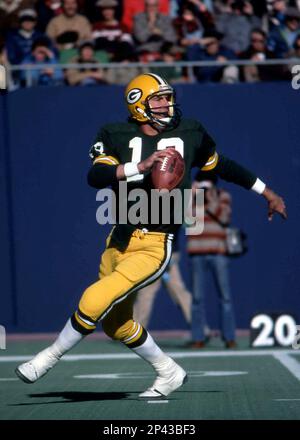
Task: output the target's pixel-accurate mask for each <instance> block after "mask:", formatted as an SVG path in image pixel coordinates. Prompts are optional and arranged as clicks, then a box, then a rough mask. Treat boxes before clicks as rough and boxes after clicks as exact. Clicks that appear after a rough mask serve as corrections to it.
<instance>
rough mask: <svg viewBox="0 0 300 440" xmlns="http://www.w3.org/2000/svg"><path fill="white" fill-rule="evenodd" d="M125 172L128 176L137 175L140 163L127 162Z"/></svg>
mask: <svg viewBox="0 0 300 440" xmlns="http://www.w3.org/2000/svg"><path fill="white" fill-rule="evenodd" d="M124 174H125V176H126V177H131V176H135V175H136V174H140V173H139V169H138V164H137V163H135V162H127V163H125V164H124Z"/></svg>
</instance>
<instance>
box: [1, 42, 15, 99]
mask: <svg viewBox="0 0 300 440" xmlns="http://www.w3.org/2000/svg"><path fill="white" fill-rule="evenodd" d="M0 65H1V66H4V67H6V68H7V67H9V61H8V59H7V54H6V49H5V46H4V42H1V41H0ZM5 88H7V89H8V90H12V88H13V82H12V78H11V75H10V71H9V70H8V69H5V73H4V74H3V72H1V73H0V89H5Z"/></svg>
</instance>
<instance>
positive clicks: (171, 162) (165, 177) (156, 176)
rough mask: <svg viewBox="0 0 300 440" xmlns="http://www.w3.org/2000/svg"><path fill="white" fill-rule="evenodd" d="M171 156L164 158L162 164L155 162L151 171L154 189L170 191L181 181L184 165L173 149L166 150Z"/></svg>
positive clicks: (178, 154) (179, 155)
mask: <svg viewBox="0 0 300 440" xmlns="http://www.w3.org/2000/svg"><path fill="white" fill-rule="evenodd" d="M170 150H171V151H172V156H171V157H168V156H165V157H164V158H163V162H155V164H154V165H153V168H152V171H151V178H152V183H153V186H154V188H155V189H167V190H169V191H170V190H172V189H173V188H175V187H176V186H177V185H178V184H179V183H180V182H181V180H182V179H183V176H184V172H185V163H184V160H183V158H182V156H181V154H180V153H179V152H178V151H176V150H175V148H168V151H170Z"/></svg>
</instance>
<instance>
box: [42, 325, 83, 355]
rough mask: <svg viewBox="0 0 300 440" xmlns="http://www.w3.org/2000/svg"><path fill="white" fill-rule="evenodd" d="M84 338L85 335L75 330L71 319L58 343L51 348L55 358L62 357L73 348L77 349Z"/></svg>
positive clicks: (59, 336)
mask: <svg viewBox="0 0 300 440" xmlns="http://www.w3.org/2000/svg"><path fill="white" fill-rule="evenodd" d="M84 337H85V335H83V334H81V333H79V332H78V331H77V330H75V329H74V327H73V326H72V324H71V319H69V320H68V321H67V323H66V325H65V326H64V328H63V329H62V331H61V332H60V334H59V335H58V338H57V339H56V341H55V342H54V343H53V344H52V345H51V346H50V347H49V348H50V349H51V351H52V352H53V354H54V355H55V356H57V357H61V356H63V355H64V354H65V353H66V352H67V351H69V350H71V348H73V347H75V345H77V344H78V342H80V341H81V340H82V339H83V338H84Z"/></svg>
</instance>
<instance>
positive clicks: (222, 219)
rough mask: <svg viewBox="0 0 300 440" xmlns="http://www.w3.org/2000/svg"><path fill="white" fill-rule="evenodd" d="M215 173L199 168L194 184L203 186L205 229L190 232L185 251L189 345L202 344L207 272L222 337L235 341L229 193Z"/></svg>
mask: <svg viewBox="0 0 300 440" xmlns="http://www.w3.org/2000/svg"><path fill="white" fill-rule="evenodd" d="M216 182H217V177H216V176H215V175H214V174H213V173H211V172H203V171H202V172H201V171H200V172H199V173H198V175H197V176H196V181H195V182H194V183H193V188H202V189H204V191H205V195H204V214H205V216H204V230H203V232H202V234H200V235H189V236H188V241H187V251H188V253H189V254H190V256H191V257H192V258H191V264H192V278H193V291H192V295H193V297H192V325H191V329H192V340H193V342H192V347H193V348H203V347H204V346H205V339H206V338H205V325H206V312H205V292H206V279H207V275H208V273H211V274H212V275H213V278H214V281H215V285H216V288H217V292H218V296H219V303H220V309H221V331H222V339H223V341H224V343H225V346H226V347H227V348H233V347H235V346H236V343H235V317H234V311H233V306H232V300H231V288H230V280H229V257H228V256H227V255H226V232H225V225H229V223H230V218H231V196H230V194H229V193H228V192H227V191H225V190H223V189H219V188H217V186H216Z"/></svg>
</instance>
